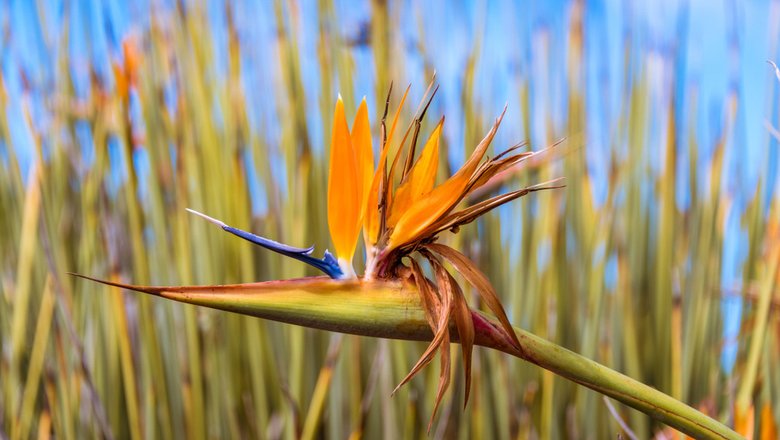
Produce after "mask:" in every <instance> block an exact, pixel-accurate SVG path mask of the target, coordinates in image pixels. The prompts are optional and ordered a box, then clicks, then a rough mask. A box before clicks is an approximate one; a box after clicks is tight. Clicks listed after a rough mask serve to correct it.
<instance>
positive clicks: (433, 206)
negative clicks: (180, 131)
mask: <svg viewBox="0 0 780 440" xmlns="http://www.w3.org/2000/svg"><path fill="white" fill-rule="evenodd" d="M431 90H432V86H431V87H429V88H428V90H427V91H426V93H425V95H424V96H423V100H422V102H421V103H420V106H419V107H418V109H417V112H416V114H415V117H414V119H413V121H412V123H411V124H410V125H409V126H408V127H407V129H406V131H405V133H404V134H403V136H402V137H401V139H400V142H398V145H397V146H396V147H395V148H394V149H393V148H392V147H393V146H394V145H395V143H394V142H393V141H394V139H395V138H396V136H395V135H396V129H397V125H398V120H399V115H400V113H401V111H402V108H403V105H404V102H405V101H406V97H407V96H408V93H409V88H408V87H407V89H406V91H405V92H404V94H403V98H402V99H401V102H400V104H399V106H398V108H397V109H396V111H395V114H394V116H393V118H392V122H391V124H390V127H389V128H388V127H387V125H386V117H387V113H388V107H389V104H390V92H392V87H391V89H390V92H389V93H388V99H387V101H386V102H387V103H386V105H385V111H384V116H383V117H382V119H381V122H380V138H381V149H380V155H379V161H378V164H377V165H376V167H375V166H374V153H373V144H372V136H371V130H370V127H371V125H370V121H369V118H368V110H367V106H366V102H365V99H364V100H363V101H362V102H361V103H360V105H359V107H358V110H357V114H356V116H355V119H354V122H353V123H352V129H351V130H350V128H349V126H348V124H347V119H346V114H345V111H344V103H343V101H342V99H341V97H339V98H338V100H337V101H336V107H335V112H334V117H333V128H332V133H331V145H330V159H329V175H328V190H327V191H328V228H329V230H330V235H331V240H332V242H333V246H334V249H335V253H336V256H335V257H334V256H333V255H332V254H331V253H330V252H328V251H327V250H326V251H325V252H324V254H323V257H322V258H317V257H315V256H313V255H312V254H313V252H314V247H313V246H312V247H307V248H298V247H293V246H289V245H285V244H282V243H278V242H276V241H273V240H270V239H267V238H264V237H260V236H258V235H255V234H252V233H250V232H246V231H242V230H240V229H237V228H234V227H232V226H229V225H227V224H225V223H224V222H222V221H220V220H216V219H214V218H211V217H209V216H207V215H205V214H201V213H199V212H197V211H193V210H189V211H190V212H192V213H194V214H196V215H199V216H201V217H203V218H205V219H206V220H208V221H210V222H212V223H214V224H215V225H217V226H219V227H220V228H222V229H223V230H225V231H227V232H229V233H231V234H234V235H236V236H239V237H241V238H243V239H245V240H248V241H250V242H252V243H255V244H257V245H259V246H262V247H264V248H266V249H269V250H272V251H274V252H277V253H280V254H282V255H285V256H287V257H291V258H294V259H296V260H299V261H302V262H304V263H306V264H309V265H311V266H312V267H315V268H316V269H318V270H320V271H322V272H323V273H325V274H326V275H328V276H329V277H330V278H331V280H327V279H325V278H321V277H320V278H314V277H312V278H310V279H306V280H288V281H274V282H270V283H253V284H244V285H233V286H179V287H143V286H130V285H123V284H116V283H111V282H104V283H106V284H111V285H115V286H119V287H125V288H130V289H134V290H137V291H141V292H145V293H149V294H153V295H158V296H164V297H167V298H171V299H175V300H178V301H185V302H189V303H193V304H200V305H206V306H210V307H216V308H221V309H225V310H231V311H237V312H240V313H246V314H251V315H254V316H261V317H266V318H270V319H276V320H279V321H284V322H291V323H298V324H301V325H308V326H311V327H316V328H321V329H326V330H336V331H344V332H351V333H357V334H365V335H369V336H383V337H397V338H401V339H416V338H421V335H423V336H426V333H425V332H422V333H421V332H420V325H424V324H423V323H422V321H421V320H420V319H417V318H414V316H412V315H410V314H409V313H410V312H409V306H410V303H409V302H407V301H408V299H407V297H406V296H404V294H403V293H401V291H403V290H404V289H406V290H409V291H411V290H414V291H416V292H417V295H418V296H419V298H417V299H418V301H417V302H415V303H413V304H411V305H412V306H417V307H418V309H417V311H416V312H415V313H418V314H421V315H424V317H425V321H424V322H427V325H428V328H429V330H430V333H428V334H427V336H428V337H430V344H429V345H428V348H427V349H426V350H425V352H424V353H423V355H422V356H421V357H420V359H419V360H418V361H417V363H416V364H415V365H414V366H413V367H412V369H411V370H410V372H409V374H408V375H407V376H406V377H405V378H404V379H403V380H402V381H401V383H400V384H399V385H398V386H399V387H400V386H401V385H403V384H405V383H406V382H408V381H409V380H410V379H411V378H412V377H414V375H415V374H417V372H419V371H420V370H421V369H422V368H423V367H425V366H426V365H428V364H429V363H430V362H431V361H432V360H433V358H434V357H435V355H436V352H439V353H440V359H441V370H440V379H439V384H438V392H437V397H436V406H435V407H434V414H433V415H432V416H431V421H432V420H433V416H434V415H435V413H436V408H438V405H439V403H440V402H441V399H442V398H443V395H444V392H445V391H446V390H447V388H448V386H449V379H450V350H449V346H450V342H452V341H455V342H460V344H461V347H462V358H463V364H464V372H465V375H466V381H465V386H466V392H465V402H468V397H469V389H470V384H471V379H470V377H471V356H472V349H473V346H474V345H475V344H476V343H481V344H482V345H489V346H493V347H502V348H501V349H503V350H509V351H512V352H515V353H522V348H521V345H520V342H519V341H518V339H517V336H516V335H515V332H514V330H513V328H512V326H511V324H510V323H509V319H508V318H507V315H506V313H505V312H504V308H503V306H502V305H501V302H500V300H499V298H498V295H497V294H496V292H495V291H494V290H493V287H492V286H491V284H490V282H489V281H488V279H487V277H486V276H485V275H484V274H483V273H482V272H481V271H480V270H479V269H478V268H477V267H476V265H475V264H474V263H472V262H471V261H470V260H469V259H468V258H467V257H466V256H465V255H463V254H462V253H460V252H458V251H457V250H455V249H453V248H451V247H449V246H447V245H444V244H441V243H437V240H438V238H439V236H440V235H441V234H442V233H445V232H447V231H452V232H457V231H458V229H459V228H460V226H462V225H465V224H467V223H470V222H472V221H473V220H474V219H476V218H477V217H479V216H481V215H482V214H484V213H486V212H488V211H490V210H492V209H493V208H496V207H498V206H500V205H502V204H504V203H507V202H509V201H511V200H514V199H516V198H518V197H522V196H524V195H526V194H529V193H531V192H534V191H539V190H543V189H551V188H558V187H559V186H556V185H555V184H554V182H555V181H551V182H546V183H543V184H539V185H534V186H530V187H526V188H522V189H518V190H515V191H511V192H508V193H505V194H500V195H496V196H493V197H490V198H486V199H482V200H480V201H477V202H474V203H473V204H471V205H470V206H461V205H462V204H464V203H463V202H464V201H468V199H469V197H470V196H472V195H474V193H475V191H476V190H478V189H480V188H482V187H486V184H487V183H488V182H489V181H490V180H491V179H492V178H493V177H494V176H496V175H497V174H499V173H501V172H503V171H506V170H509V169H510V168H512V167H514V166H516V165H517V164H519V163H520V162H522V161H524V160H526V159H528V158H530V157H533V156H535V155H536V154H538V152H527V151H526V152H523V151H519V147H520V146H519V145H515V146H512V147H510V148H508V149H506V150H504V151H502V152H500V153H499V154H497V155H496V156H495V157H493V158H487V159H484V158H485V155H486V154H487V151H488V148H489V147H490V144H491V142H492V141H493V138H494V137H495V135H496V132H497V130H498V127H499V125H500V124H501V121H502V120H503V117H504V114H505V112H506V108H504V112H502V113H501V115H500V116H499V117H498V118H496V120H495V123H494V124H493V126H492V127H491V129H490V130H489V131H488V133H487V135H486V136H485V137H484V139H482V141H481V142H480V143H479V144H478V145H477V146H476V148H475V149H474V151H473V153H472V154H471V156H470V157H469V158H468V160H466V162H465V163H464V164H463V166H462V167H461V168H460V169H459V170H458V171H457V172H455V173H454V174H453V175H452V176H450V177H449V178H447V179H444V180H443V181H442V182H441V183H440V184H438V185H436V181H437V170H438V169H439V144H440V142H441V138H442V130H443V126H444V118H441V120H440V121H439V122H438V124H436V126H435V128H434V129H433V131H432V132H431V134H430V135H429V136H428V138H427V140H426V141H425V143H424V146H423V148H422V150H421V151H420V153H419V155H418V154H416V150H417V148H416V147H417V142H418V137H419V134H420V130H421V127H422V120H423V118H424V116H425V114H426V112H427V110H428V107H429V105H430V103H431V100H432V99H433V97H434V95H435V94H436V90H437V89H433V90H432V91H431ZM391 150H393V151H394V152H395V153H394V155H393V159H392V161H390V160H389V159H390V152H391ZM388 163H389V167H388ZM361 230H362V232H363V241H364V242H365V251H366V271H365V274H364V275H363V277H358V276H357V275H356V274H355V271H354V269H353V266H352V259H353V257H354V254H355V250H356V249H357V242H358V238H359V236H360V232H361ZM421 262H427V266H428V268H429V269H430V270H429V272H428V274H426V269H424V266H423V265H421ZM447 265H449V266H451V267H452V269H454V273H453V272H450V270H448V266H447ZM454 274H459V275H460V277H462V278H463V279H464V280H465V281H466V282H467V283H468V285H470V286H471V287H472V288H473V289H474V291H475V292H476V293H477V294H478V295H479V297H480V298H481V300H482V301H483V303H484V304H485V305H486V306H487V308H488V309H489V310H490V311H491V312H492V313H493V315H494V316H495V320H496V321H497V322H496V323H495V324H492V323H490V324H489V323H488V321H486V320H485V319H484V318H481V317H480V316H481V315H480V314H479V313H477V312H475V311H474V310H472V308H471V307H470V306H469V305H468V303H467V301H466V297H465V295H464V294H463V289H462V288H461V286H460V285H459V284H458V282H457V280H456V277H455V275H454ZM87 278H88V277H87ZM89 279H92V278H89ZM93 280H94V279H93ZM95 281H99V280H95ZM101 282H103V281H101ZM399 286H400V287H399ZM410 287H411V289H409V288H410ZM270 292H283V293H284V295H283V296H273V295H270ZM334 292H341V293H343V292H352V293H354V295H357V296H359V297H360V300H359V301H362V302H363V303H365V302H366V301H373V302H374V303H375V304H376V307H375V309H376V310H373V313H374V315H381V313H382V310H385V311H386V312H387V313H388V314H393V318H391V317H390V316H389V315H388V319H387V321H388V322H384V323H383V322H381V320H380V318H377V317H376V316H374V315H372V316H374V317H373V318H370V319H369V317H365V316H358V317H349V318H348V319H347V318H346V317H345V315H344V313H345V311H343V310H342V311H334V310H330V309H329V311H328V313H324V312H323V311H322V310H319V309H318V310H314V308H312V307H310V305H311V304H312V303H311V301H312V298H316V297H320V296H322V295H330V297H329V298H330V300H331V301H332V300H334V299H335V297H333V296H332V295H334ZM391 297H392V299H391ZM296 298H297V299H296ZM383 298H384V299H383ZM274 301H276V302H279V301H281V302H283V303H284V304H276V305H273V306H270V305H269V304H271V303H273V302H274ZM307 306H308V308H307ZM383 307H384V309H383ZM420 308H421V309H422V311H421V312H420V310H419V309H420ZM363 313H365V312H363ZM399 316H406V318H407V322H405V323H404V324H403V325H400V326H399V325H398V323H397V319H398V317H399ZM390 321H392V322H390ZM486 341H487V342H486ZM429 428H430V425H429Z"/></svg>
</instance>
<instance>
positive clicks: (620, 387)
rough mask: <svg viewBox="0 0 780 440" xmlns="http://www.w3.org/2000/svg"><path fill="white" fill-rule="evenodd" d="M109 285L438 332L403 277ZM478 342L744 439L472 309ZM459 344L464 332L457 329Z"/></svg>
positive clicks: (334, 322) (689, 426)
mask: <svg viewBox="0 0 780 440" xmlns="http://www.w3.org/2000/svg"><path fill="white" fill-rule="evenodd" d="M83 278H87V279H90V280H93V281H97V282H101V283H104V284H108V285H112V286H116V287H121V288H125V289H131V290H135V291H138V292H143V293H147V294H151V295H154V296H159V297H162V298H168V299H172V300H175V301H179V302H184V303H188V304H196V305H200V306H205V307H211V308H215V309H220V310H226V311H231V312H236V313H241V314H245V315H251V316H256V317H259V318H264V319H271V320H274V321H279V322H285V323H289V324H295V325H302V326H306V327H311V328H317V329H320V330H328V331H335V332H341V333H350V334H356V335H362V336H373V337H381V338H393V339H404V340H430V339H431V338H432V336H433V335H432V334H431V331H430V328H429V327H428V323H427V321H426V319H425V313H424V311H423V308H422V307H421V305H420V301H419V295H418V293H417V291H416V290H415V288H414V286H412V285H409V284H404V283H401V282H390V281H373V282H364V281H361V280H354V281H333V280H330V279H328V278H324V277H310V278H301V279H296V280H287V281H270V282H262V283H251V284H232V285H224V286H192V287H144V286H129V285H124V284H118V283H112V282H107V281H101V280H96V279H93V278H89V277H83ZM472 318H473V320H474V326H475V330H476V339H475V341H474V342H475V344H477V345H481V346H484V347H489V348H493V349H497V350H500V351H503V352H505V353H508V354H511V355H513V356H515V357H518V358H521V359H524V360H526V361H528V362H531V363H533V364H536V365H538V366H540V367H542V368H544V369H546V370H549V371H552V372H553V373H556V374H558V375H559V376H562V377H565V378H566V379H569V380H571V381H573V382H575V383H578V384H580V385H584V386H586V387H588V388H590V389H593V390H595V391H598V392H599V393H602V394H604V395H607V396H609V397H612V398H614V399H616V400H618V401H620V402H623V403H624V404H626V405H628V406H630V407H632V408H635V409H637V410H639V411H642V412H643V413H645V414H647V415H649V416H651V417H653V418H655V419H656V420H658V421H660V422H663V423H666V424H667V425H669V426H671V427H673V428H675V429H678V430H680V431H681V432H683V433H685V434H688V435H690V436H693V437H695V438H701V439H739V438H741V437H740V436H739V435H738V434H737V433H735V432H734V431H732V430H731V429H729V428H728V427H726V426H725V425H723V424H721V423H719V422H717V421H716V420H714V419H712V418H710V417H708V416H706V415H705V414H702V413H701V412H699V411H697V410H695V409H693V408H692V407H690V406H688V405H686V404H685V403H683V402H680V401H679V400H676V399H674V398H672V397H670V396H668V395H666V394H664V393H662V392H660V391H658V390H656V389H654V388H651V387H649V386H647V385H645V384H643V383H640V382H638V381H636V380H634V379H631V378H630V377H628V376H625V375H623V374H621V373H618V372H617V371H614V370H612V369H610V368H607V367H605V366H603V365H601V364H599V363H597V362H595V361H592V360H590V359H588V358H585V357H583V356H580V355H579V354H577V353H574V352H572V351H569V350H567V349H565V348H563V347H561V346H559V345H556V344H554V343H552V342H550V341H547V340H545V339H542V338H540V337H538V336H535V335H533V334H531V333H529V332H526V331H524V330H522V329H519V328H515V332H516V333H517V336H518V339H519V341H520V345H521V350H517V349H516V348H514V347H513V346H512V344H511V342H510V341H509V340H508V338H507V337H506V336H505V335H504V334H502V333H500V332H498V331H497V329H498V328H499V325H498V323H497V321H495V320H494V319H492V318H490V317H488V316H486V315H484V314H483V313H481V312H477V311H472ZM451 337H452V338H453V341H457V331H456V329H455V328H454V325H453V328H452V336H451Z"/></svg>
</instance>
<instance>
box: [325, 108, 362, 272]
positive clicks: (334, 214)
mask: <svg viewBox="0 0 780 440" xmlns="http://www.w3.org/2000/svg"><path fill="white" fill-rule="evenodd" d="M358 182H359V180H358V174H357V158H356V157H355V151H354V149H353V148H352V141H351V137H350V134H349V128H348V127H347V119H346V117H345V115H344V103H343V102H342V100H341V97H339V99H338V101H337V102H336V111H335V113H334V115H333V133H332V135H331V143H330V168H329V171H328V228H329V229H330V237H331V239H332V240H333V246H334V247H335V250H336V256H337V257H338V258H339V260H341V261H347V262H350V263H351V262H352V255H353V254H354V253H355V246H356V244H357V238H358V232H359V231H360V229H359V226H360V214H361V210H362V207H361V203H360V202H361V200H360V193H361V191H360V188H359V187H360V185H359V183H358Z"/></svg>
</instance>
